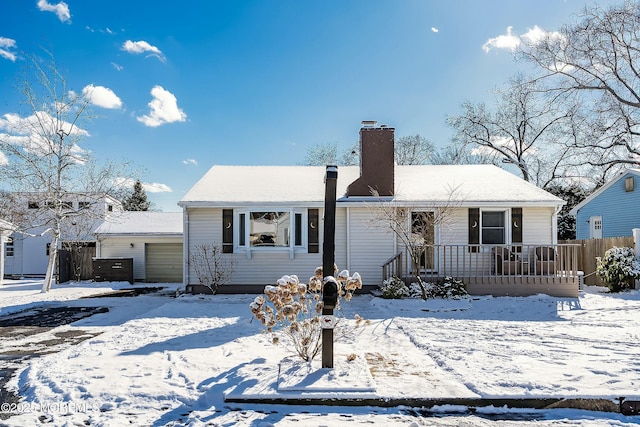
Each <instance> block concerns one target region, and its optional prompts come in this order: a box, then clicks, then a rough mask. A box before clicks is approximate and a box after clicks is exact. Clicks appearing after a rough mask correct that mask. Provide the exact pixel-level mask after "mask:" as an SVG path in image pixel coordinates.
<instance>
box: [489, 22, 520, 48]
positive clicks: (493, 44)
mask: <svg viewBox="0 0 640 427" xmlns="http://www.w3.org/2000/svg"><path fill="white" fill-rule="evenodd" d="M512 30H513V27H511V26H509V27H507V34H501V35H499V36H498V37H494V38H492V39H489V40H487V42H486V43H485V44H483V45H482V50H484V51H485V52H489V51H490V50H491V49H494V48H495V49H509V50H511V51H514V50H516V49H517V47H518V46H520V37H518V36H516V35H513V34H511V31H512Z"/></svg>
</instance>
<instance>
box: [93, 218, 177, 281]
mask: <svg viewBox="0 0 640 427" xmlns="http://www.w3.org/2000/svg"><path fill="white" fill-rule="evenodd" d="M182 218H183V217H182V212H148V211H140V212H124V213H122V214H119V215H116V216H113V217H110V218H109V219H107V220H105V221H104V222H103V223H102V224H100V225H99V226H98V228H97V229H96V230H95V235H96V239H97V241H98V244H97V248H96V256H97V258H132V260H133V278H134V280H135V281H139V282H140V281H143V282H156V283H158V282H165V283H182V281H183V277H182V276H183V274H182V272H183V269H182V266H183V249H182V248H183V244H182V239H183V236H182V228H183V226H182V224H183V219H182Z"/></svg>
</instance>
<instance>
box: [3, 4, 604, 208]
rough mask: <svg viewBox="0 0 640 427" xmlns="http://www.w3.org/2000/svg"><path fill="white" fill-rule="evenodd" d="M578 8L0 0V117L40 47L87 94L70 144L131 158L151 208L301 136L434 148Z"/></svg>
mask: <svg viewBox="0 0 640 427" xmlns="http://www.w3.org/2000/svg"><path fill="white" fill-rule="evenodd" d="M606 3H610V2H606ZM586 4H587V3H586V2H585V1H582V0H575V1H574V0H566V1H563V0H538V1H524V0H523V1H513V0H512V1H509V0H502V1H495V0H482V1H480V0H455V1H444V0H443V1H435V0H367V1H365V0H322V1H320V0H318V1H306V0H305V1H301V0H263V1H240V0H237V1H236V0H227V1H217V0H202V1H184V2H175V1H173V2H168V1H166V2H163V1H157V0H156V1H148V0H128V1H120V0H109V1H100V2H98V1H91V0H67V1H65V2H60V1H57V0H18V1H17V0H0V8H1V10H2V13H1V14H0V118H1V117H3V116H4V115H5V114H9V113H16V114H20V115H22V116H26V115H28V114H29V113H30V111H28V110H25V107H24V105H23V104H22V100H23V98H22V97H21V95H20V93H19V92H18V91H17V90H16V88H15V83H16V78H17V77H18V76H19V75H20V72H21V71H22V70H23V69H24V67H25V65H26V64H27V57H28V56H29V55H43V54H44V52H43V50H42V48H43V47H44V48H46V49H47V50H51V51H52V52H53V53H54V55H55V59H56V61H57V63H58V66H59V68H60V69H61V71H63V73H64V74H65V75H66V77H67V83H68V87H69V89H73V90H74V91H76V92H82V91H83V90H85V91H86V92H87V93H90V94H91V96H92V100H93V102H94V105H93V107H92V110H93V112H94V113H95V114H96V115H97V117H96V118H95V119H93V120H92V121H91V122H90V123H89V125H88V126H85V129H86V130H87V131H88V132H89V134H90V136H89V137H88V138H86V139H85V140H84V142H83V148H85V149H89V150H91V151H92V152H93V153H94V155H95V156H97V157H109V158H114V159H120V158H126V159H129V160H131V161H132V162H133V163H134V164H135V165H137V166H138V167H140V168H141V170H142V173H141V175H140V176H139V178H140V179H141V180H142V181H143V182H144V183H145V188H146V190H147V194H148V196H149V198H150V199H151V200H152V201H153V202H154V203H155V205H156V207H158V208H159V209H162V210H165V211H177V210H179V208H178V206H177V205H176V203H177V202H178V200H180V198H181V197H182V196H183V195H184V194H185V193H186V192H187V190H188V189H189V188H190V187H191V186H192V185H193V184H195V182H196V181H197V180H198V179H199V178H200V177H201V176H202V175H203V174H204V173H205V172H206V171H207V170H208V169H209V168H210V167H211V166H212V165H214V164H224V165H295V164H300V163H301V162H303V161H304V158H305V154H306V151H307V149H308V148H309V147H310V146H313V145H315V144H318V143H324V142H329V143H338V144H339V145H340V146H341V147H348V146H350V145H351V144H353V143H354V142H356V141H357V138H358V130H359V128H360V122H361V121H362V120H378V122H379V123H384V124H388V125H389V126H393V127H395V128H396V135H397V136H404V135H412V134H416V133H419V134H421V135H422V136H424V137H426V138H428V139H430V140H431V141H433V142H434V143H435V144H436V146H438V147H443V146H446V145H447V144H448V143H449V139H450V138H451V135H452V132H451V130H450V129H449V128H448V127H447V126H446V123H445V118H446V116H447V115H455V114H458V113H460V112H461V109H460V104H461V103H462V102H464V101H465V100H470V101H473V102H479V101H485V102H488V103H491V102H493V99H494V98H493V96H492V94H491V91H492V89H494V88H495V87H497V86H500V85H502V84H504V83H505V82H506V81H507V79H508V78H509V77H510V76H511V75H513V74H514V73H515V72H516V71H517V70H522V69H524V66H525V65H524V64H519V63H516V62H514V60H513V55H512V48H513V47H514V46H515V44H517V43H518V40H519V39H521V38H522V37H531V36H533V35H534V34H535V33H536V32H539V31H553V30H556V29H558V28H559V27H560V26H561V25H562V24H563V23H571V22H573V21H574V20H575V19H576V18H575V15H576V13H578V12H579V11H580V10H581V9H582V8H583V7H584V6H585V5H586ZM601 4H602V3H601Z"/></svg>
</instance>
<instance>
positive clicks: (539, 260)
mask: <svg viewBox="0 0 640 427" xmlns="http://www.w3.org/2000/svg"><path fill="white" fill-rule="evenodd" d="M535 255H536V270H535V271H536V274H538V275H543V274H556V260H557V258H558V254H557V253H556V250H555V248H553V247H551V246H538V247H536V248H535Z"/></svg>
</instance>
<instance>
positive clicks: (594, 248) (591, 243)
mask: <svg viewBox="0 0 640 427" xmlns="http://www.w3.org/2000/svg"><path fill="white" fill-rule="evenodd" d="M558 243H563V244H564V243H573V244H579V245H580V249H579V250H578V269H579V270H581V271H583V272H584V284H585V285H589V286H606V285H605V284H604V283H603V282H602V281H601V280H600V279H599V278H598V276H597V275H596V258H597V257H602V256H604V253H605V252H606V251H607V249H610V248H612V247H614V246H618V247H622V246H627V247H630V248H635V244H634V241H633V237H632V236H626V237H608V238H606V239H588V240H562V241H559V242H558Z"/></svg>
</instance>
